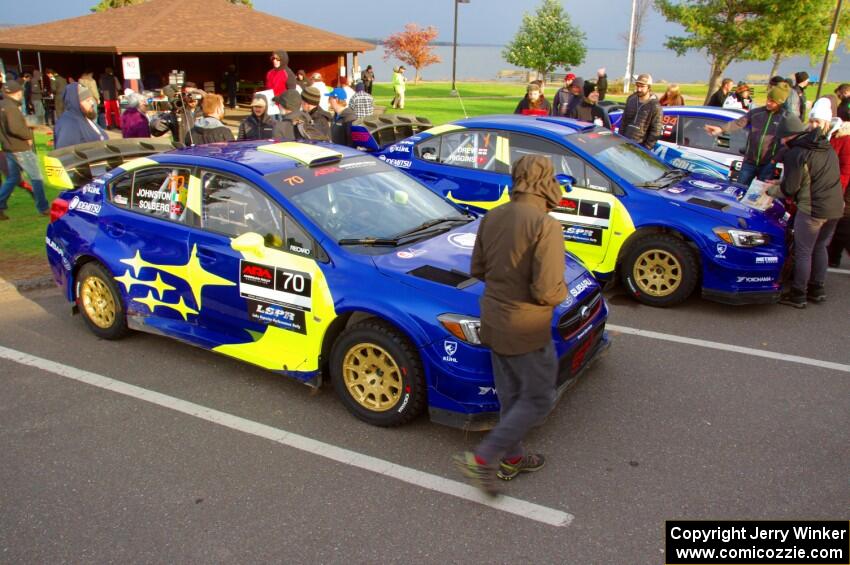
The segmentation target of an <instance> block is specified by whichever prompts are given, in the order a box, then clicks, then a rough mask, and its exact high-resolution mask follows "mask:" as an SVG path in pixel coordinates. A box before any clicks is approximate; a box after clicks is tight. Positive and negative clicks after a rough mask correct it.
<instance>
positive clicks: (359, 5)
mask: <svg viewBox="0 0 850 565" xmlns="http://www.w3.org/2000/svg"><path fill="white" fill-rule="evenodd" d="M174 1H175V2H179V1H180V0H174ZM96 3H97V0H34V1H21V0H4V1H3V4H4V8H3V10H2V14H0V23H5V24H34V23H42V22H45V21H51V20H56V19H62V18H70V17H74V16H81V15H84V14H87V13H89V12H88V9H89V8H90V7H91V6H92V5H94V4H96ZM539 4H540V0H471V2H470V3H469V4H461V5H460V7H459V18H458V42H459V43H491V44H499V45H502V44H504V43H506V42H508V41H510V39H511V38H512V37H513V35H514V34H515V33H516V30H517V28H518V27H519V25H520V22H521V21H522V14H523V12H531V11H534V9H535V8H536V7H537V6H538V5H539ZM562 4H563V5H564V8H565V10H566V11H567V12H568V13H569V14H570V17H571V18H572V20H573V23H574V24H576V25H578V26H579V27H580V28H581V29H582V30H583V31H584V33H585V34H586V36H587V42H586V45H587V47H589V48H608V49H611V48H614V49H616V48H623V47H624V41H623V40H622V39H621V38H620V37H619V36H620V34H624V33H628V26H629V16H630V13H631V2H630V1H629V0H562ZM254 7H255V8H256V9H258V10H262V11H264V12H268V13H270V14H274V15H276V16H280V17H283V18H287V19H290V20H295V21H297V22H300V23H303V24H307V25H311V26H315V27H318V28H322V29H325V30H328V31H333V32H336V33H340V34H343V35H348V36H352V37H367V38H381V37H386V36H387V35H389V34H391V33H393V32H395V31H398V30H400V29H402V28H403V27H404V25H405V24H406V23H410V22H413V23H416V24H419V25H421V26H427V25H433V26H436V27H437V29H439V31H440V37H439V40H440V41H451V40H452V25H453V23H452V22H453V16H454V11H453V0H425V1H422V0H319V1H318V2H309V1H305V0H297V1H295V0H254ZM645 29H646V31H645V34H644V37H645V41H644V43H643V45H642V46H641V49H651V50H657V49H663V43H664V39H665V36H667V35H675V34H677V33H679V31H678V30H679V29H680V28H679V27H678V26H676V25H673V24H669V23H667V22H666V21H665V20H664V18H663V17H661V16H660V15H659V14H658V13H656V12H652V13H651V14H650V15H649V17H648V18H647V22H646V27H645ZM181 30H183V31H185V26H180V27H177V28H175V29H174V30H173V33H180V31H181ZM162 32H163V33H168V28H166V27H165V26H163V29H162Z"/></svg>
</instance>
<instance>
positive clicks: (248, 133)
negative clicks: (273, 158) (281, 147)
mask: <svg viewBox="0 0 850 565" xmlns="http://www.w3.org/2000/svg"><path fill="white" fill-rule="evenodd" d="M274 125H275V120H274V119H272V117H271V116H269V113H268V102H267V101H266V98H265V96H262V95H257V96H255V97H254V100H252V101H251V115H249V116H248V117H247V118H245V119H244V120H242V123H241V124H239V133H238V134H237V135H236V140H237V141H245V140H246V139H271V138H272V137H274V133H273V132H274Z"/></svg>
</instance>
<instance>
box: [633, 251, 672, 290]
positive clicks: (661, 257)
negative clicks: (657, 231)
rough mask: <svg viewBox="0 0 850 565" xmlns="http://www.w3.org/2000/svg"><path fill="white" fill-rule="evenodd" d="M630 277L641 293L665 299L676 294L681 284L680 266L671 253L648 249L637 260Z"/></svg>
mask: <svg viewBox="0 0 850 565" xmlns="http://www.w3.org/2000/svg"><path fill="white" fill-rule="evenodd" d="M632 275H633V277H634V279H635V284H637V286H638V289H639V290H640V291H641V292H643V293H644V294H648V295H649V296H656V297H665V296H670V295H671V294H673V293H674V292H676V289H678V288H679V285H681V284H682V265H681V264H680V263H679V260H678V259H676V257H675V256H674V255H673V254H672V253H668V252H667V251H664V250H662V249H650V250H648V251H644V252H643V253H641V255H640V257H638V258H637V261H635V264H634V267H633V268H632Z"/></svg>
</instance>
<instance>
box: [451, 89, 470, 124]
mask: <svg viewBox="0 0 850 565" xmlns="http://www.w3.org/2000/svg"><path fill="white" fill-rule="evenodd" d="M454 95H455V96H457V99H458V101H459V102H460V108H461V110H463V117H464V118H468V117H469V114H467V113H466V106H464V105H463V98H461V97H460V89H455V91H454Z"/></svg>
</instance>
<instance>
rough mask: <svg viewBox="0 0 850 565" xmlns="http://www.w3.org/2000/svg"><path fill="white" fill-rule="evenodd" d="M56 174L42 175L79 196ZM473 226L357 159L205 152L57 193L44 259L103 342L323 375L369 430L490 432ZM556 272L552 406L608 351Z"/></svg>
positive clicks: (493, 412)
mask: <svg viewBox="0 0 850 565" xmlns="http://www.w3.org/2000/svg"><path fill="white" fill-rule="evenodd" d="M76 153H77V154H79V153H80V151H77V152H76ZM101 153H103V151H102V152H101ZM106 153H109V152H108V151H107V152H106ZM62 172H63V171H62V169H61V167H55V166H54V168H53V169H52V170H51V174H52V176H53V177H54V179H57V178H58V182H60V183H64V184H65V185H66V186H70V185H71V184H73V183H71V181H70V177H68V178H63V175H62ZM65 176H67V175H65ZM478 223H479V222H478V220H476V219H475V217H474V216H472V215H469V214H467V213H466V212H464V211H463V210H462V209H461V208H459V207H457V206H456V205H454V204H452V203H450V202H449V201H447V200H445V199H443V198H442V197H440V196H438V195H436V194H434V193H433V192H432V191H430V190H428V189H427V188H426V187H425V186H423V185H422V184H420V183H419V182H418V181H416V180H414V179H413V178H411V177H409V176H408V175H405V174H404V173H402V172H400V171H398V170H396V169H395V168H393V167H391V166H390V165H387V164H385V163H382V162H381V161H380V160H378V159H376V158H374V157H372V156H369V155H364V154H363V153H360V152H357V151H355V150H353V149H348V148H343V147H337V146H332V145H315V144H298V143H274V142H244V143H231V144H211V145H205V146H200V147H195V148H191V149H183V150H178V151H172V152H168V153H160V154H154V155H151V156H149V157H143V158H137V159H134V160H131V161H128V162H126V163H124V164H123V165H121V166H120V167H119V168H117V169H114V170H112V171H111V172H109V173H107V174H105V175H103V176H101V177H100V178H97V179H95V180H93V181H92V182H89V183H87V184H85V185H84V186H82V187H80V188H77V189H74V190H68V191H66V192H63V193H62V194H61V195H60V197H59V198H58V199H56V200H55V201H54V202H53V205H52V208H51V223H50V225H49V226H48V229H47V255H48V259H49V261H50V265H51V268H52V271H53V275H54V277H55V279H56V281H57V283H58V284H59V285H61V286H62V287H63V288H64V291H65V293H66V296H67V298H68V300H69V301H71V302H72V303H73V304H74V307H75V309H76V310H77V311H79V312H80V313H82V316H83V318H84V320H85V322H86V324H87V325H88V327H89V328H90V329H91V331H92V332H94V333H95V334H96V335H97V336H99V337H102V338H105V339H117V338H120V337H122V336H124V335H125V334H127V333H128V331H129V330H139V331H146V332H152V333H156V334H162V335H166V336H169V337H173V338H176V339H179V340H181V341H184V342H186V343H189V344H192V345H195V346H199V347H203V348H205V349H209V350H212V351H215V352H218V353H222V354H225V355H229V356H231V357H235V358H237V359H241V360H243V361H247V362H249V363H253V364H255V365H258V366H260V367H264V368H266V369H270V370H272V371H276V372H278V373H282V374H285V375H288V376H290V377H293V378H295V379H298V380H300V381H302V382H304V383H306V384H308V385H311V386H314V387H317V386H319V385H321V383H322V380H323V379H324V378H327V377H328V376H330V378H331V380H332V381H333V385H334V388H335V389H336V391H337V393H338V395H339V397H340V398H341V400H342V402H343V403H344V405H345V406H346V407H347V408H348V409H349V410H350V411H351V412H352V413H353V414H354V415H355V416H357V417H358V418H360V419H362V420H364V421H366V422H369V423H371V424H375V425H379V426H393V425H399V424H403V423H406V422H408V421H410V420H411V419H413V418H414V417H415V416H416V415H417V414H418V413H420V412H422V411H423V410H425V409H426V408H427V409H428V410H429V412H430V416H431V419H433V420H435V421H438V422H441V423H444V424H448V425H453V426H458V427H464V428H467V429H485V428H487V427H489V426H491V425H492V424H493V423H494V421H495V420H496V418H498V408H499V405H498V400H497V397H496V391H495V389H494V385H493V377H492V369H491V365H490V354H489V350H488V349H486V348H485V347H483V346H482V345H481V344H480V341H479V336H478V328H479V319H478V316H479V313H480V310H479V304H478V301H479V298H480V296H481V294H482V292H483V284H482V283H481V282H480V281H478V280H477V279H474V278H471V277H470V275H469V274H468V272H469V264H470V257H471V253H472V247H473V244H474V241H475V235H476V231H477V228H478ZM565 261H566V275H565V282H566V283H567V285H568V288H569V290H570V293H569V295H568V298H567V300H566V301H565V302H563V303H562V304H560V305H559V306H558V307H556V308H555V315H554V318H553V324H552V340H553V342H554V345H555V348H556V350H557V353H558V355H559V357H560V375H559V380H558V383H559V390H560V391H561V392H563V391H564V390H566V389H567V388H568V387H569V385H570V384H572V383H574V382H575V380H576V378H577V377H578V375H579V373H580V372H582V371H583V370H584V369H585V368H586V367H587V366H589V364H590V362H591V361H592V360H593V359H594V358H596V356H597V355H598V354H599V353H600V352H601V351H603V350H604V349H605V348H606V346H607V345H608V337H607V333H606V332H605V322H606V319H607V315H608V309H607V306H606V305H605V301H604V299H603V298H602V294H601V291H600V287H599V285H598V284H597V283H596V282H595V281H594V279H593V278H592V277H591V276H590V274H589V273H588V272H587V271H586V270H585V269H584V268H583V267H582V266H580V264H579V263H578V262H577V261H576V260H575V259H574V258H571V257H569V256H568V255H565Z"/></svg>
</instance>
